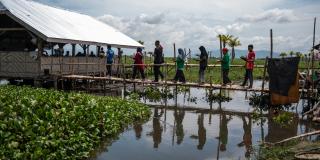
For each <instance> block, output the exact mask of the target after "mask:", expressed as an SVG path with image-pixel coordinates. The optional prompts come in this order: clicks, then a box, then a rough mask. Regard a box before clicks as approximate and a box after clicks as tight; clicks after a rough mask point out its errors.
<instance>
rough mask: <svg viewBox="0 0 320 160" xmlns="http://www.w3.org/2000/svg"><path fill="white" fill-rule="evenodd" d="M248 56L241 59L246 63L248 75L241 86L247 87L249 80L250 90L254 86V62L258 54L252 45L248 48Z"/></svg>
mask: <svg viewBox="0 0 320 160" xmlns="http://www.w3.org/2000/svg"><path fill="white" fill-rule="evenodd" d="M248 51H249V53H248V55H247V57H246V58H245V57H241V58H242V59H243V60H245V61H246V74H245V77H244V81H243V83H242V85H241V86H245V85H246V84H247V80H248V79H249V81H250V85H249V88H252V85H253V68H254V60H255V58H256V53H255V52H254V51H253V45H252V44H250V45H249V46H248Z"/></svg>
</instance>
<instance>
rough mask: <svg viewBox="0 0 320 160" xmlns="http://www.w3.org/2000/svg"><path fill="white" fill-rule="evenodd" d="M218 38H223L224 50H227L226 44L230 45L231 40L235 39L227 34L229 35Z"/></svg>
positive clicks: (220, 35)
mask: <svg viewBox="0 0 320 160" xmlns="http://www.w3.org/2000/svg"><path fill="white" fill-rule="evenodd" d="M218 38H221V42H222V45H223V48H225V47H226V44H227V43H229V41H230V39H232V38H233V35H230V34H227V35H223V34H219V35H218Z"/></svg>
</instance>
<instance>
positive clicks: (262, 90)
mask: <svg viewBox="0 0 320 160" xmlns="http://www.w3.org/2000/svg"><path fill="white" fill-rule="evenodd" d="M267 66H268V57H266V60H265V62H264V69H263V79H262V87H261V95H262V94H263V92H264V83H265V80H266V74H267Z"/></svg>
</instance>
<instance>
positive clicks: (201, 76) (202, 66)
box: [199, 46, 208, 83]
mask: <svg viewBox="0 0 320 160" xmlns="http://www.w3.org/2000/svg"><path fill="white" fill-rule="evenodd" d="M199 50H200V52H201V54H200V62H199V63H200V64H199V65H200V69H199V83H204V82H205V77H204V73H205V70H206V68H207V66H208V53H207V51H206V48H204V47H203V46H200V47H199Z"/></svg>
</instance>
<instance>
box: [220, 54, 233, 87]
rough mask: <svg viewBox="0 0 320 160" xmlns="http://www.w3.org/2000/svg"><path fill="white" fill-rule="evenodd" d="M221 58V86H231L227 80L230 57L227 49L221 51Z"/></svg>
mask: <svg viewBox="0 0 320 160" xmlns="http://www.w3.org/2000/svg"><path fill="white" fill-rule="evenodd" d="M222 53H223V58H222V60H220V62H221V67H222V75H223V85H224V86H225V85H227V84H231V80H230V79H229V69H230V56H229V53H228V48H223V49H222Z"/></svg>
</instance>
